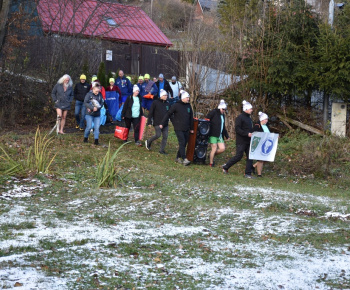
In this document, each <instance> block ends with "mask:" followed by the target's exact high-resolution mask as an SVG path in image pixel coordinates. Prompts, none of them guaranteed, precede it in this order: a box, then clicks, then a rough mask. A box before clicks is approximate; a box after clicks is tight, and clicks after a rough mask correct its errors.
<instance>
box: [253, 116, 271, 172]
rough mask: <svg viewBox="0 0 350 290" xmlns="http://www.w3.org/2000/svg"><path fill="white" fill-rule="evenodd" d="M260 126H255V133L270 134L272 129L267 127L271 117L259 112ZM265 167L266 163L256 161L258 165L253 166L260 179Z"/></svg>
mask: <svg viewBox="0 0 350 290" xmlns="http://www.w3.org/2000/svg"><path fill="white" fill-rule="evenodd" d="M258 115H259V121H260V122H259V124H255V125H254V127H253V132H265V133H270V129H269V127H268V126H267V122H268V121H269V116H268V115H266V114H265V113H263V112H259V114H258ZM263 166H264V161H260V160H258V161H256V163H255V164H254V165H253V167H254V168H256V171H257V174H258V177H262V175H261V173H262V169H263Z"/></svg>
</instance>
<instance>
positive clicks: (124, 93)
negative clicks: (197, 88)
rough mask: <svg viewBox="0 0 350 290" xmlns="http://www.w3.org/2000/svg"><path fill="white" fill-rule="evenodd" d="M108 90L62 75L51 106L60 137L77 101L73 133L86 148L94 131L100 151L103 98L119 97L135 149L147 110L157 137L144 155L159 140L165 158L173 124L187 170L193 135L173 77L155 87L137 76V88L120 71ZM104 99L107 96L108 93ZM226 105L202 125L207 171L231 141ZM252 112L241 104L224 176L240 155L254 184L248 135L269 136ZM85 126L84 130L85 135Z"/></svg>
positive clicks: (186, 102)
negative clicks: (81, 132) (206, 139)
mask: <svg viewBox="0 0 350 290" xmlns="http://www.w3.org/2000/svg"><path fill="white" fill-rule="evenodd" d="M109 83H110V85H109V86H108V87H106V88H103V87H102V86H101V84H100V82H99V81H98V80H97V77H96V76H94V77H93V78H92V83H91V85H89V84H88V83H87V82H86V76H85V75H81V76H80V82H79V83H78V84H76V86H75V87H74V89H73V83H72V80H71V78H70V76H69V75H64V76H63V77H61V78H60V79H59V81H58V82H57V84H56V85H55V87H54V89H53V90H52V99H53V102H54V104H55V108H56V112H57V116H58V120H59V121H60V126H59V128H60V129H59V132H58V133H59V134H64V132H63V129H64V125H65V120H66V116H67V112H68V110H70V104H71V102H72V100H73V97H74V98H75V100H76V102H75V117H76V122H77V125H76V128H77V129H78V128H79V129H80V130H84V142H88V137H89V134H90V131H91V129H92V128H94V140H95V142H94V143H95V145H98V144H99V143H98V139H99V127H100V111H101V108H102V107H103V106H104V105H105V100H106V92H111V91H113V92H117V94H118V96H119V106H118V108H119V107H120V108H119V110H120V111H121V118H122V119H123V120H124V121H125V126H126V127H127V128H128V129H130V128H131V124H132V125H133V128H134V138H135V144H136V145H137V146H142V143H141V141H140V140H139V131H140V123H141V117H142V116H143V115H144V113H145V110H147V111H148V118H147V125H148V126H149V127H152V126H153V127H154V130H155V134H154V135H153V136H152V137H150V138H149V139H147V140H146V141H145V147H146V149H147V150H151V147H152V143H153V142H154V141H155V140H157V139H158V138H160V137H161V136H162V140H161V144H160V150H159V153H160V154H167V153H166V151H165V147H166V144H167V139H168V131H169V129H168V128H169V127H168V124H169V120H171V122H172V124H173V126H174V131H175V134H176V137H177V140H178V151H177V154H176V159H175V161H176V162H177V163H180V164H183V165H185V166H187V165H189V164H190V161H189V160H188V159H187V158H186V146H187V143H188V140H189V136H190V134H193V133H194V116H193V111H192V107H191V105H190V95H189V93H188V92H186V91H184V90H182V86H181V84H180V83H179V82H178V81H177V80H176V77H173V78H172V80H171V82H168V81H167V80H166V79H164V76H163V75H162V74H160V75H159V79H158V80H157V81H156V82H155V81H151V80H150V75H149V74H145V75H144V76H140V77H139V79H138V82H137V84H134V85H132V84H131V81H130V80H129V79H128V78H127V77H125V75H124V72H123V71H119V74H118V78H117V79H116V80H115V79H114V78H111V79H110V80H109ZM107 94H108V93H107ZM226 109H227V104H226V103H225V101H224V100H221V101H220V103H219V105H218V107H217V108H216V109H213V110H211V111H210V112H209V113H208V114H207V116H206V119H208V120H210V132H209V136H210V137H209V144H210V147H211V151H210V154H209V165H210V167H214V166H215V161H214V159H215V156H216V155H218V154H221V153H223V152H224V151H225V143H224V138H226V139H229V135H228V132H227V130H226V119H225V112H226ZM252 112H253V107H252V105H251V104H250V103H249V102H247V101H243V112H242V113H241V114H240V115H239V116H238V117H237V118H236V120H235V132H236V155H235V156H233V157H232V158H230V159H229V160H228V161H227V162H226V163H225V164H224V165H222V171H223V173H228V170H229V168H230V167H231V166H233V165H234V164H236V163H237V162H239V161H240V160H241V159H242V158H243V155H244V153H245V154H246V157H247V161H246V169H245V175H244V176H245V177H246V178H253V176H252V172H255V170H256V171H257V176H258V177H261V176H262V169H263V163H264V162H263V161H257V162H256V163H255V164H253V160H251V159H249V146H250V139H251V136H252V133H253V132H254V131H260V132H269V128H268V127H267V125H266V123H267V121H268V116H267V115H266V114H265V113H263V112H259V121H260V122H259V123H258V124H254V123H253V121H252V118H251V114H252ZM84 120H85V121H86V126H85V129H84ZM125 142H127V140H125Z"/></svg>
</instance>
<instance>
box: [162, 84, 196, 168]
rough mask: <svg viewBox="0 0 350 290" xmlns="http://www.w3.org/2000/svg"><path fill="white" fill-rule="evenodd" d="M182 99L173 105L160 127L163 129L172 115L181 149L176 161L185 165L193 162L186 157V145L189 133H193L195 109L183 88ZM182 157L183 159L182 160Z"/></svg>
mask: <svg viewBox="0 0 350 290" xmlns="http://www.w3.org/2000/svg"><path fill="white" fill-rule="evenodd" d="M180 93H181V100H180V101H178V102H176V103H175V104H174V105H172V106H171V108H170V110H169V111H168V112H167V113H166V115H165V116H164V118H163V120H162V122H161V124H160V125H159V127H160V128H161V129H162V128H163V127H164V126H165V125H166V124H167V122H168V121H169V118H170V116H172V119H171V122H172V123H173V125H174V129H175V134H176V137H177V141H178V142H179V150H178V151H177V155H176V162H178V163H181V164H183V165H185V166H187V165H189V164H190V163H191V162H190V161H189V160H188V159H187V158H186V145H187V142H188V138H189V133H192V134H193V111H192V107H191V105H190V103H189V102H190V95H189V93H187V92H185V91H183V90H181V91H180ZM181 159H182V160H181Z"/></svg>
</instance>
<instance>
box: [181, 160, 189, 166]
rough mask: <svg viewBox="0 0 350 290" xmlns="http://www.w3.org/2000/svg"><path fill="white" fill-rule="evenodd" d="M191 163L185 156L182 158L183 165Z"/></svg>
mask: <svg viewBox="0 0 350 290" xmlns="http://www.w3.org/2000/svg"><path fill="white" fill-rule="evenodd" d="M190 163H191V161H190V160H188V159H187V158H185V159H184V161H183V162H182V164H183V165H185V166H187V165H189V164H190Z"/></svg>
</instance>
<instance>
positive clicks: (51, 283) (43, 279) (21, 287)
mask: <svg viewBox="0 0 350 290" xmlns="http://www.w3.org/2000/svg"><path fill="white" fill-rule="evenodd" d="M66 283H67V280H66V279H65V278H59V277H47V276H46V275H45V273H43V272H42V271H41V270H39V269H35V268H30V267H23V268H22V267H20V268H6V269H1V268H0V289H12V288H14V289H18V290H27V289H52V290H56V289H60V290H61V289H68V287H67V286H66Z"/></svg>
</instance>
